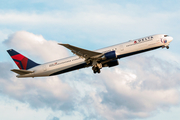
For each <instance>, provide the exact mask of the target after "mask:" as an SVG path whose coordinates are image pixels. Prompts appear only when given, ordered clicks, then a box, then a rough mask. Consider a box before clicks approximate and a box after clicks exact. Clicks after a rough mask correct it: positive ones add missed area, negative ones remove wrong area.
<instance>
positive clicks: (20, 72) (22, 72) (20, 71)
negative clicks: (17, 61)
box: [11, 69, 34, 75]
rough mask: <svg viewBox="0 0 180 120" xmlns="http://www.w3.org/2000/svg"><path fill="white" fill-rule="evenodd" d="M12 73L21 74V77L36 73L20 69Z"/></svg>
mask: <svg viewBox="0 0 180 120" xmlns="http://www.w3.org/2000/svg"><path fill="white" fill-rule="evenodd" d="M11 71H13V72H15V73H17V74H19V75H24V74H29V73H33V72H34V71H29V70H22V69H21V70H19V69H12V70H11Z"/></svg>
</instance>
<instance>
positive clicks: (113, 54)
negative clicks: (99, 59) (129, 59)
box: [104, 51, 116, 59]
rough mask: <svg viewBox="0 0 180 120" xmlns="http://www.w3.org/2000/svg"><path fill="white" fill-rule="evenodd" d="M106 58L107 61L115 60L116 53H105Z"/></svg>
mask: <svg viewBox="0 0 180 120" xmlns="http://www.w3.org/2000/svg"><path fill="white" fill-rule="evenodd" d="M104 56H105V58H106V59H114V58H116V52H115V51H111V52H108V53H105V54H104Z"/></svg>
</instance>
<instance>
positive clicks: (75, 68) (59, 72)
mask: <svg viewBox="0 0 180 120" xmlns="http://www.w3.org/2000/svg"><path fill="white" fill-rule="evenodd" d="M86 66H87V64H86V63H82V64H80V65H76V66H73V67H70V68H67V69H65V70H62V71H58V72H55V73H53V74H51V75H49V76H52V75H58V74H62V73H65V72H70V71H73V70H77V69H81V68H84V67H86Z"/></svg>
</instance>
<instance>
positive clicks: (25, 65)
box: [7, 49, 39, 70]
mask: <svg viewBox="0 0 180 120" xmlns="http://www.w3.org/2000/svg"><path fill="white" fill-rule="evenodd" d="M7 52H8V53H9V55H10V56H11V58H12V59H13V60H14V62H15V63H16V65H17V66H18V67H19V69H22V70H28V69H30V68H32V67H35V66H37V65H39V64H37V63H36V62H34V61H32V60H30V59H29V58H27V57H25V56H23V55H21V54H20V53H18V52H17V51H15V50H13V49H10V50H7Z"/></svg>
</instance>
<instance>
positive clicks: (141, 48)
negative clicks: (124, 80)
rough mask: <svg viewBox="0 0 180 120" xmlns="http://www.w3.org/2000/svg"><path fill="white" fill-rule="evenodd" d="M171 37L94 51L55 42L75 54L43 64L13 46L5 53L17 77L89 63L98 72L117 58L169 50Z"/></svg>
mask: <svg viewBox="0 0 180 120" xmlns="http://www.w3.org/2000/svg"><path fill="white" fill-rule="evenodd" d="M172 40H173V38H172V37H171V36H169V35H167V34H156V35H151V36H147V37H143V38H140V39H135V40H130V41H128V42H124V43H121V44H117V45H113V46H110V47H106V48H103V49H99V50H95V51H91V50H86V49H82V48H79V47H75V46H72V45H69V44H61V43H58V44H59V45H62V46H64V47H66V48H67V49H69V50H71V52H72V53H74V54H75V56H71V57H68V58H64V59H59V60H55V61H52V62H48V63H45V64H38V63H36V62H34V61H32V60H31V59H29V58H27V57H25V56H24V55H22V54H20V53H18V52H16V51H15V50H13V49H9V50H7V52H8V53H9V55H10V56H11V58H12V59H13V60H14V62H15V63H16V65H17V66H18V67H19V69H12V70H11V71H13V72H15V73H17V74H18V75H17V76H16V77H18V78H25V77H32V78H34V77H44V76H53V75H58V74H62V73H66V72H70V71H73V70H77V69H81V68H85V67H90V66H92V70H93V72H94V73H100V72H101V71H100V69H102V68H103V67H114V66H117V65H119V62H118V59H121V58H124V57H128V56H131V55H135V54H139V53H142V52H147V51H150V50H154V49H157V48H165V47H166V48H167V49H169V44H170V42H171V41H172Z"/></svg>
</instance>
